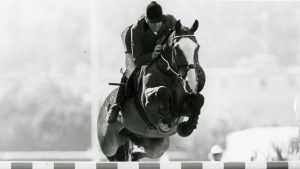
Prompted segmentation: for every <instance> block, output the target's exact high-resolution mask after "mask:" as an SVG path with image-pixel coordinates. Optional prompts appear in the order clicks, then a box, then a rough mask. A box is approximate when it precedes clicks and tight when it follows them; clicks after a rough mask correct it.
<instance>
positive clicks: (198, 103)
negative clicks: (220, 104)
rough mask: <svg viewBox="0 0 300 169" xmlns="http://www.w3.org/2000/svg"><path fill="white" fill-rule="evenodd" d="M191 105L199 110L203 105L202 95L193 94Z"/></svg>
mask: <svg viewBox="0 0 300 169" xmlns="http://www.w3.org/2000/svg"><path fill="white" fill-rule="evenodd" d="M192 102H193V105H194V106H195V107H197V108H201V107H202V106H203V104H204V96H203V95H202V94H200V93H199V94H195V95H193V97H192Z"/></svg>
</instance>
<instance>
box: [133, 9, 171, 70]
mask: <svg viewBox="0 0 300 169" xmlns="http://www.w3.org/2000/svg"><path fill="white" fill-rule="evenodd" d="M175 22H176V19H175V17H174V16H172V15H163V20H162V25H161V28H160V30H159V31H158V32H157V35H155V34H154V33H153V31H152V30H151V28H150V27H149V26H148V24H147V23H146V21H145V16H142V17H141V18H140V19H139V20H138V21H137V23H136V24H134V25H133V26H132V28H131V50H132V51H131V52H132V56H133V61H134V63H135V64H136V66H137V67H139V66H142V65H147V64H149V63H150V62H151V60H152V52H153V50H154V47H155V45H156V42H157V40H158V39H159V38H160V37H161V36H162V35H164V33H165V32H166V31H167V30H168V29H170V28H172V27H173V26H174V25H175Z"/></svg>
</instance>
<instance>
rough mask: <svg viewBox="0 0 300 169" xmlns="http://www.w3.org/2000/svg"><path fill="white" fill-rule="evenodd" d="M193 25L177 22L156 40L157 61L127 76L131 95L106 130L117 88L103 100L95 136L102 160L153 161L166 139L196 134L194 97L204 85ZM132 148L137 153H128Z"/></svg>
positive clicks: (198, 101) (197, 100)
mask: <svg viewBox="0 0 300 169" xmlns="http://www.w3.org/2000/svg"><path fill="white" fill-rule="evenodd" d="M198 25H199V23H198V21H197V20H195V22H194V23H193V25H192V26H191V28H187V27H185V26H183V25H182V24H181V23H180V20H178V21H177V22H176V23H175V25H174V26H173V28H172V29H170V30H168V31H167V32H166V33H165V35H164V36H163V37H162V38H161V39H160V40H159V43H160V44H162V45H163V49H162V52H161V56H160V57H158V58H157V59H155V60H154V61H152V62H151V63H150V64H149V65H147V66H142V67H141V68H138V69H136V70H135V71H134V72H133V73H132V75H131V76H130V78H129V80H128V82H127V83H128V84H132V85H127V84H126V89H132V88H134V92H133V93H134V94H132V95H131V97H127V99H126V101H125V103H124V104H123V106H122V110H121V114H122V115H121V116H120V115H119V116H118V120H117V121H116V122H115V123H113V124H108V123H107V121H106V118H107V112H108V110H109V109H110V107H111V105H112V104H113V103H114V101H115V97H116V93H117V90H118V88H117V89H115V90H113V91H112V92H111V93H110V94H109V96H107V98H106V99H105V101H104V103H103V105H102V107H101V109H100V112H99V116H98V122H97V131H98V140H99V143H100V147H101V149H102V152H103V153H104V155H105V156H106V157H107V158H108V160H110V161H130V160H134V161H135V160H139V159H141V158H144V157H147V158H159V157H161V156H162V155H163V154H164V152H165V151H167V149H168V148H169V145H170V139H169V137H170V136H172V135H174V134H176V133H178V134H179V135H180V136H182V137H187V136H189V135H190V134H191V133H192V132H193V130H194V129H196V127H197V121H198V116H199V115H200V109H201V107H202V106H203V104H204V97H203V95H201V94H200V91H201V90H202V89H203V87H204V84H205V73H204V71H203V69H202V67H201V66H200V64H199V60H198V51H199V48H200V45H199V44H198V42H197V40H196V37H195V35H194V32H195V31H196V30H197V28H198ZM128 86H131V87H128ZM132 86H134V87H132ZM128 91H130V90H128ZM184 117H188V120H185V121H184ZM132 145H135V146H136V147H140V148H142V151H136V152H134V150H131V149H132V147H133V146H132ZM130 156H131V158H132V159H130Z"/></svg>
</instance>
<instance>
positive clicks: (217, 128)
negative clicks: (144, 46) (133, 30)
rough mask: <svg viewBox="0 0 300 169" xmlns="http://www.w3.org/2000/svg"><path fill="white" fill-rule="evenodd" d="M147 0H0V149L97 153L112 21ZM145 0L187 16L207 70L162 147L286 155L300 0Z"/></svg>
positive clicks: (117, 33) (53, 155)
mask: <svg viewBox="0 0 300 169" xmlns="http://www.w3.org/2000/svg"><path fill="white" fill-rule="evenodd" d="M150 2H151V1H148V0H144V1H140V0H139V1H138V0H130V1H117V0H114V1H112V0H110V1H108V0H106V1H99V0H90V1H84V0H77V1H71V0H52V1H46V0H27V1H22V0H10V1H6V0H0V133H1V134H0V160H24V159H25V160H30V159H34V160H99V159H102V160H104V156H103V155H102V153H101V151H100V149H99V144H98V142H97V139H96V131H95V122H96V120H97V114H98V110H99V108H100V106H101V104H102V102H103V100H104V99H105V97H106V96H107V95H108V94H109V93H110V91H112V90H113V89H114V87H113V86H109V85H108V82H119V79H120V77H121V74H120V68H121V67H123V68H124V65H125V54H124V49H123V44H122V41H121V32H122V31H123V30H124V29H125V27H126V26H129V25H131V24H133V23H135V22H136V21H137V19H138V18H139V17H140V16H141V15H142V14H143V13H144V12H145V8H146V6H147V4H149V3H150ZM157 2H158V3H160V4H161V5H162V7H163V11H164V13H166V14H172V15H174V16H175V17H176V19H180V20H181V22H182V23H183V25H185V26H188V27H189V26H191V25H192V23H193V22H194V20H195V19H198V20H199V23H200V24H199V28H198V31H197V32H196V33H195V34H196V36H197V39H198V42H199V44H200V46H201V48H200V51H199V56H200V58H199V60H200V64H201V66H202V67H203V68H204V70H205V72H206V75H207V82H206V86H205V87H204V90H203V91H202V93H203V95H204V96H205V99H206V100H205V104H204V107H203V108H202V113H201V116H200V118H199V122H198V123H199V124H198V128H197V130H196V131H195V132H194V133H193V134H192V135H191V136H190V137H187V138H182V137H179V136H177V135H175V136H172V137H171V146H170V149H169V151H168V152H167V153H166V155H165V156H164V157H163V159H165V160H216V159H215V158H214V153H216V154H221V156H223V158H222V159H223V160H228V161H239V160H245V161H247V160H266V161H271V160H293V159H295V156H296V155H295V154H296V153H297V152H298V142H299V140H298V139H297V138H298V128H297V119H296V116H295V113H297V112H298V110H299V109H300V108H299V106H300V102H299V103H298V105H299V106H298V107H297V99H295V98H297V95H299V94H300V2H297V1H265V2H259V1H191V0H188V1H180V0H164V1H163V0H159V1H157ZM299 100H300V99H299ZM216 147H217V148H216Z"/></svg>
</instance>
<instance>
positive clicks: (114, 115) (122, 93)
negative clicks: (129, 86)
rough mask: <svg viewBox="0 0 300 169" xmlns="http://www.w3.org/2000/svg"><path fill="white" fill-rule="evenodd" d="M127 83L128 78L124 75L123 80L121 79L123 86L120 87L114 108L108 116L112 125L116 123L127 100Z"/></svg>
mask: <svg viewBox="0 0 300 169" xmlns="http://www.w3.org/2000/svg"><path fill="white" fill-rule="evenodd" d="M126 81H127V77H126V76H125V75H123V77H122V79H121V84H122V85H120V87H119V91H118V94H117V98H116V101H115V103H114V104H113V106H112V107H111V108H110V110H109V112H108V113H107V114H108V120H107V122H108V123H110V124H112V123H114V122H115V121H116V120H117V118H118V115H119V112H120V111H121V110H122V108H121V106H122V104H123V102H124V100H125V84H126Z"/></svg>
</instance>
